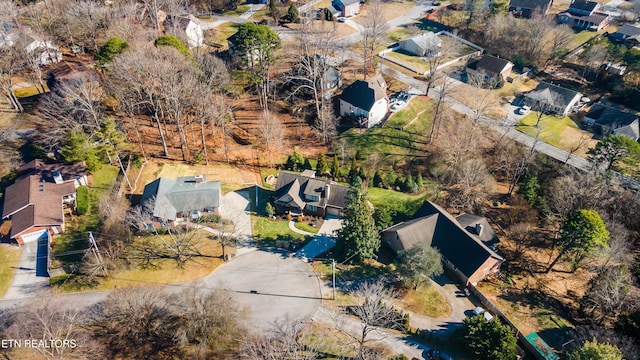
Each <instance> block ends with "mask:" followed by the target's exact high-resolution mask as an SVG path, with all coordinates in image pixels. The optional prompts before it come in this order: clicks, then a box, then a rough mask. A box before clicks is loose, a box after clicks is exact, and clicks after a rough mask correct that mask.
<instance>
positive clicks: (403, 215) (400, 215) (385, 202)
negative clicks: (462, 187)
mask: <svg viewBox="0 0 640 360" xmlns="http://www.w3.org/2000/svg"><path fill="white" fill-rule="evenodd" d="M425 188H426V189H427V191H424V192H423V193H421V194H418V195H411V194H405V193H402V192H399V191H395V190H388V189H381V188H375V187H370V188H368V189H367V195H368V196H369V201H371V203H372V204H373V207H374V208H376V207H387V208H388V209H392V210H394V211H395V212H396V215H395V220H396V222H398V221H404V220H407V219H409V218H410V217H411V216H413V214H415V212H416V211H417V210H418V208H419V207H420V206H421V205H422V203H423V202H424V200H425V199H428V200H433V199H434V198H435V194H433V192H431V191H429V188H430V187H429V184H428V183H427V182H425Z"/></svg>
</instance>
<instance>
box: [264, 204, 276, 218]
mask: <svg viewBox="0 0 640 360" xmlns="http://www.w3.org/2000/svg"><path fill="white" fill-rule="evenodd" d="M275 213H276V210H275V209H274V208H273V205H271V203H270V202H268V203H267V205H265V206H264V214H265V215H266V216H267V217H269V218H271V217H273V215H275Z"/></svg>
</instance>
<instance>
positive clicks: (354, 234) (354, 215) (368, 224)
mask: <svg viewBox="0 0 640 360" xmlns="http://www.w3.org/2000/svg"><path fill="white" fill-rule="evenodd" d="M355 179H356V181H354V184H353V186H352V187H351V189H350V192H349V199H348V201H347V207H346V208H345V209H344V217H343V219H342V222H343V225H342V229H340V230H339V231H338V241H337V243H338V244H337V245H338V250H339V251H341V256H342V260H344V261H348V262H351V263H357V264H358V263H362V262H363V261H365V260H367V259H372V258H374V257H376V252H377V251H378V249H379V248H380V238H379V237H378V230H377V229H376V224H375V222H374V218H373V216H372V215H373V211H372V210H371V208H370V207H369V202H368V199H367V194H366V193H365V192H363V191H362V187H361V186H358V180H357V179H358V177H357V176H356V177H355Z"/></svg>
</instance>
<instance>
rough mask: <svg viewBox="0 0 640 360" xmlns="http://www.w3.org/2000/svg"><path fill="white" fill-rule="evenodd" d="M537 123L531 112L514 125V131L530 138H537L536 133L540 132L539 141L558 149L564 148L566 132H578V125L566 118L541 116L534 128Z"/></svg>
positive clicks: (533, 113)
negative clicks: (571, 130)
mask: <svg viewBox="0 0 640 360" xmlns="http://www.w3.org/2000/svg"><path fill="white" fill-rule="evenodd" d="M537 121H538V114H537V113H535V112H531V113H530V114H529V115H527V116H525V117H524V118H523V119H522V120H520V122H519V123H518V124H517V125H516V130H518V131H520V132H522V133H524V134H527V135H529V136H532V137H536V136H538V132H540V134H539V137H540V140H542V141H544V142H545V143H547V144H549V145H553V146H555V147H557V148H560V149H562V148H564V147H566V145H565V144H566V143H567V137H566V134H565V131H566V130H568V129H569V130H570V129H573V130H580V128H579V127H578V125H576V123H575V122H574V121H573V120H572V119H571V118H570V117H568V116H567V117H564V118H561V119H560V118H557V117H555V116H553V115H543V116H542V118H541V119H540V123H539V124H538V126H537V127H536V123H537Z"/></svg>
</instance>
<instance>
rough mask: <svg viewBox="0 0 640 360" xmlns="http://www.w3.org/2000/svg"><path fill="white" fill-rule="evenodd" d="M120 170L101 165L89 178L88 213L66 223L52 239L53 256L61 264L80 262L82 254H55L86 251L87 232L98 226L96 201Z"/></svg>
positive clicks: (112, 183)
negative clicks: (61, 232) (63, 230)
mask: <svg viewBox="0 0 640 360" xmlns="http://www.w3.org/2000/svg"><path fill="white" fill-rule="evenodd" d="M119 171H120V169H119V168H118V167H115V166H111V165H103V166H102V168H101V169H100V170H98V171H96V172H94V173H93V174H92V175H90V177H89V183H90V184H91V185H90V186H89V211H88V212H87V213H86V214H85V215H82V216H74V217H73V218H72V219H71V220H70V221H68V222H67V225H66V232H65V233H64V234H62V235H60V236H57V237H55V238H54V239H53V241H52V243H53V254H54V256H55V258H56V260H58V261H60V262H61V263H75V262H77V261H79V260H80V258H81V257H82V254H72V255H66V256H57V255H56V254H59V253H62V252H67V251H73V250H79V249H86V248H87V238H86V236H87V232H88V231H95V230H97V229H98V228H99V226H100V218H99V214H98V201H99V199H100V197H101V196H102V194H104V193H107V192H109V191H111V189H112V187H113V185H114V183H115V181H116V177H117V176H118V172H119Z"/></svg>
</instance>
